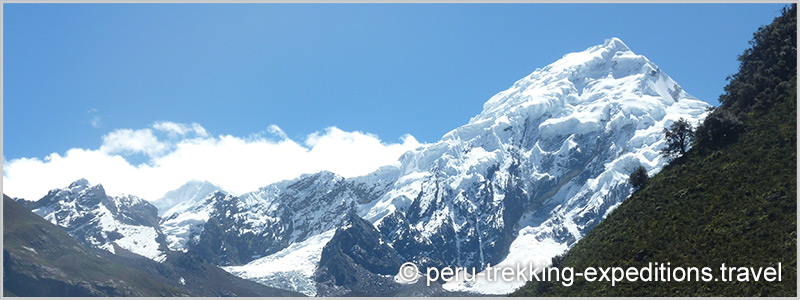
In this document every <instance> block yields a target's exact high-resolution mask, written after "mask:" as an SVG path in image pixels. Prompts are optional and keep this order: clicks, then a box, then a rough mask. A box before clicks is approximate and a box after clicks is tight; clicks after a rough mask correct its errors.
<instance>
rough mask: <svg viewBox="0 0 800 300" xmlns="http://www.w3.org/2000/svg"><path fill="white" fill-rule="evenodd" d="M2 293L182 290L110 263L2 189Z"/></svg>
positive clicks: (164, 292) (107, 293) (145, 293)
mask: <svg viewBox="0 0 800 300" xmlns="http://www.w3.org/2000/svg"><path fill="white" fill-rule="evenodd" d="M3 289H4V290H3V293H4V295H5V296H9V295H16V296H39V297H53V296H67V295H69V296H81V297H86V296H106V297H108V296H114V297H120V296H151V297H152V296H186V295H188V294H187V293H186V292H185V291H182V290H180V289H177V288H174V287H171V286H169V285H167V284H164V283H161V282H158V281H156V280H154V279H153V278H151V277H150V276H148V275H147V274H146V273H144V272H141V271H138V270H135V269H133V268H130V267H125V266H121V265H118V264H115V263H113V262H111V261H109V260H108V259H105V258H102V257H100V256H99V255H98V254H96V253H95V252H94V250H92V249H89V248H86V247H85V246H83V245H81V244H79V243H78V242H77V241H75V239H73V238H72V237H71V236H69V235H68V234H67V233H65V232H64V230H63V229H61V228H60V227H58V226H55V225H53V224H51V223H49V222H48V221H46V220H44V219H42V218H41V217H39V216H37V215H35V214H33V213H31V212H30V211H28V210H27V209H26V208H24V207H23V206H22V205H20V204H18V203H16V202H15V201H13V200H11V199H10V198H8V197H6V196H5V195H3Z"/></svg>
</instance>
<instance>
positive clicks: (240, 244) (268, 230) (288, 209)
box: [188, 172, 370, 265]
mask: <svg viewBox="0 0 800 300" xmlns="http://www.w3.org/2000/svg"><path fill="white" fill-rule="evenodd" d="M270 189H275V190H278V191H277V192H273V191H272V190H270ZM267 190H269V191H267ZM267 193H275V194H276V195H269V196H268V195H262V194H267ZM369 193H370V192H369V191H365V190H363V189H359V188H358V187H355V186H353V185H352V184H350V183H349V182H347V181H346V180H345V179H344V178H342V177H341V176H337V175H335V174H333V173H330V172H320V173H317V174H312V175H306V176H303V177H301V178H299V179H297V180H292V181H289V182H282V183H278V184H275V185H272V186H268V187H265V188H263V189H262V190H261V191H259V192H254V193H251V194H246V195H243V196H242V197H234V196H230V195H226V194H224V193H217V194H215V195H214V196H213V197H216V198H217V199H216V200H217V201H216V203H215V206H214V209H213V212H212V214H211V218H209V220H208V221H207V222H206V223H205V225H204V226H203V230H202V232H201V233H200V235H199V236H198V238H197V239H196V241H195V242H193V243H190V244H189V247H188V248H189V251H190V252H195V253H197V254H198V255H199V256H201V257H203V258H206V259H207V260H208V261H209V262H212V263H215V264H220V265H243V264H246V263H248V262H250V261H253V260H255V259H258V258H260V257H263V256H266V255H270V254H272V253H275V252H277V251H280V250H281V249H284V248H286V247H287V246H288V245H290V244H291V243H294V242H300V241H303V240H305V239H306V238H308V237H310V236H313V235H315V234H319V233H322V232H325V231H327V230H331V229H334V228H336V224H338V223H339V222H340V221H341V220H342V218H343V217H344V216H345V215H346V213H347V211H348V209H350V207H351V206H352V205H354V204H355V203H356V202H357V201H359V200H358V199H360V198H359V197H358V195H366V194H369ZM254 199H256V200H254ZM253 220H258V221H257V223H258V224H257V225H254V222H253Z"/></svg>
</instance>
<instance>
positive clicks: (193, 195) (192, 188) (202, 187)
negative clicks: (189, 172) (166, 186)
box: [152, 180, 222, 217]
mask: <svg viewBox="0 0 800 300" xmlns="http://www.w3.org/2000/svg"><path fill="white" fill-rule="evenodd" d="M215 191H222V188H220V187H218V186H216V185H214V184H213V183H210V182H208V181H199V180H192V181H189V182H187V183H185V184H184V185H182V186H181V187H179V188H178V189H176V190H173V191H169V192H167V193H166V194H164V197H161V198H160V199H158V200H155V201H153V202H152V204H153V206H155V207H156V208H157V209H158V216H159V217H163V216H165V215H166V216H168V215H170V213H180V212H182V211H185V210H187V209H190V207H191V206H195V205H196V202H198V201H201V200H203V199H204V198H205V197H206V196H208V195H209V194H211V193H213V192H215Z"/></svg>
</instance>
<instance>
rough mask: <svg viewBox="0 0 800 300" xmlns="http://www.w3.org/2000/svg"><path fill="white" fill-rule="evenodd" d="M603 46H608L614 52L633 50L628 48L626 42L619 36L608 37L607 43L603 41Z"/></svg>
mask: <svg viewBox="0 0 800 300" xmlns="http://www.w3.org/2000/svg"><path fill="white" fill-rule="evenodd" d="M603 47H605V48H608V49H609V50H611V51H612V52H622V51H631V48H628V45H625V43H624V42H622V40H620V39H619V38H617V37H612V38H610V39H606V40H605V43H603Z"/></svg>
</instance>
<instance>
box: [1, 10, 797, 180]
mask: <svg viewBox="0 0 800 300" xmlns="http://www.w3.org/2000/svg"><path fill="white" fill-rule="evenodd" d="M782 6H783V5H781V4H651V5H644V4H592V5H587V4H562V5H556V4H491V5H490V4H414V5H412V4H366V5H361V4H339V5H320V4H297V5H287V4H235V5H234V4H147V5H145V4H5V6H4V18H3V22H4V23H3V25H4V38H5V39H4V49H3V51H4V54H3V55H4V70H3V72H4V95H3V96H4V116H3V120H4V121H3V126H4V132H3V134H4V139H5V140H4V144H5V147H4V149H3V150H4V161H8V160H12V159H16V158H21V157H29V158H31V157H33V158H44V157H45V156H47V155H49V154H50V153H59V154H62V155H63V154H64V153H65V152H66V151H67V150H69V149H72V148H79V149H99V148H101V147H102V145H105V143H106V142H107V139H109V138H112V137H117V136H111V135H112V134H111V133H112V132H114V131H115V130H119V129H140V128H148V127H153V126H154V124H156V123H157V122H161V121H168V122H174V123H175V124H192V123H196V124H199V125H201V126H202V128H203V129H204V130H205V131H207V133H208V134H210V135H212V136H218V135H232V136H236V137H247V136H252V135H254V134H259V133H267V132H270V131H269V130H270V125H273V124H274V125H277V126H279V127H280V128H281V129H282V132H281V133H280V134H285V135H286V136H288V138H290V139H293V140H298V141H302V140H305V139H307V137H308V136H309V134H312V133H314V132H322V133H323V135H324V134H325V133H331V132H330V131H326V128H328V127H330V126H335V127H337V128H339V129H341V130H342V131H343V132H354V131H360V132H365V133H371V134H374V135H377V137H379V138H380V140H382V141H384V142H387V143H406V140H402V141H401V139H402V137H403V136H404V135H405V134H410V135H412V136H413V137H415V138H416V139H417V140H419V141H420V142H423V143H425V142H435V141H438V140H439V138H440V137H441V136H442V135H443V134H444V133H446V132H448V131H449V130H452V129H454V128H456V127H458V126H460V125H463V124H466V123H467V122H468V120H469V118H470V117H472V116H474V115H476V114H478V113H479V112H480V110H481V108H482V105H483V103H484V102H485V101H486V100H488V99H489V98H490V97H491V96H492V95H494V94H495V93H497V92H500V91H502V90H504V89H506V88H508V87H510V86H511V85H512V84H513V83H514V82H515V81H516V80H517V79H519V78H521V77H524V76H526V75H528V74H530V73H531V72H533V71H534V70H535V69H536V68H539V67H543V66H545V65H547V64H549V63H551V62H553V61H555V60H557V59H559V58H561V57H562V56H563V55H564V54H567V53H570V52H576V51H582V50H585V49H586V48H588V47H590V46H593V45H597V44H601V43H603V41H604V39H606V38H609V37H613V36H616V37H619V38H621V39H622V40H623V41H624V42H625V43H626V44H627V45H628V46H629V47H630V48H631V49H632V50H633V51H634V52H636V53H637V54H642V55H645V56H647V57H648V58H649V59H650V60H651V61H653V62H655V63H656V64H658V65H659V66H660V68H661V69H662V70H663V71H665V72H666V73H667V74H669V75H670V76H671V77H672V78H674V79H675V80H676V81H677V82H678V83H680V84H681V85H682V86H683V88H684V89H685V90H686V91H687V92H689V93H690V94H692V95H694V96H696V97H698V98H700V99H701V100H704V101H707V102H709V103H711V104H715V105H716V104H717V97H718V96H719V94H720V93H721V92H722V88H723V86H724V85H725V77H726V76H728V75H730V74H732V73H734V72H736V69H737V67H738V62H737V61H736V57H737V55H739V54H740V53H741V52H742V51H743V50H744V49H745V48H747V47H748V44H747V42H748V41H749V40H750V38H751V37H752V33H753V32H754V31H755V30H756V29H757V28H758V27H759V26H761V25H765V24H768V23H769V22H771V20H772V19H773V18H774V17H776V16H778V15H779V13H780V9H781V7H782ZM164 132H166V131H164ZM123 133H124V132H123ZM127 133H128V134H131V135H137V134H138V135H137V136H139V137H143V138H145V140H146V139H147V138H149V137H148V136H146V135H144V134H145V132H137V131H128V132H127ZM162 133H163V132H162ZM192 134H194V133H192ZM110 136H111V137H110ZM300 144H302V143H300ZM407 144H408V145H413V144H414V143H411V142H409V143H407ZM142 145H144V144H137V145H130V144H129V145H128V146H131V147H134V148H135V149H140V148H141V147H143V146H142ZM136 147H140V148H136ZM409 147H410V146H409ZM134 148H132V149H134ZM148 151H149V150H148ZM148 153H149V152H147V153H145V152H144V151H141V152H136V151H134V152H132V153H129V154H130V155H129V156H128V157H127V158H128V159H129V160H130V161H131V162H133V163H134V164H138V163H141V162H147V157H148V156H147V155H149V154H148ZM137 155H138V156H137ZM4 176H5V173H4Z"/></svg>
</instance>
